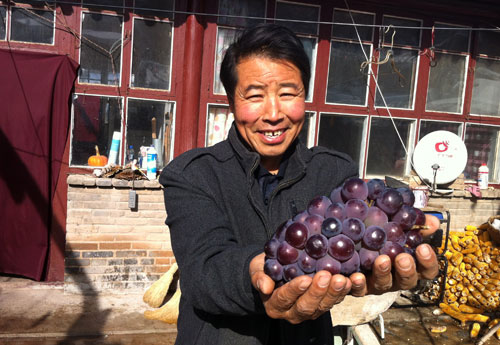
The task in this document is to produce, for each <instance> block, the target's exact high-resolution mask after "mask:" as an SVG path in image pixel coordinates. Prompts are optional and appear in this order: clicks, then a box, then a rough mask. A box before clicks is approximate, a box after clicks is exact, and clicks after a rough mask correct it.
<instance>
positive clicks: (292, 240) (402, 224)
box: [264, 178, 425, 286]
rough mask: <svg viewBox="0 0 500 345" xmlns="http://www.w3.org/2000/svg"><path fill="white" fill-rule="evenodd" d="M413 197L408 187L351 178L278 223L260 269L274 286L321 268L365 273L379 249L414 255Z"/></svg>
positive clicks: (421, 217)
mask: <svg viewBox="0 0 500 345" xmlns="http://www.w3.org/2000/svg"><path fill="white" fill-rule="evenodd" d="M414 202H415V196H414V195H413V192H412V191H411V190H410V189H408V188H390V187H388V186H386V185H385V183H384V181H382V180H380V179H372V180H370V181H368V182H365V181H363V180H362V179H359V178H351V179H349V180H347V181H345V182H344V184H343V185H342V186H340V187H338V188H336V189H334V190H333V191H332V193H331V194H330V196H329V197H328V196H318V197H316V198H314V199H313V200H311V201H310V202H309V204H308V206H307V209H306V210H304V211H303V212H301V213H299V214H297V215H296V216H295V217H293V218H292V219H289V220H288V221H286V222H285V223H283V224H282V225H280V226H279V227H278V229H277V230H276V232H275V234H274V235H273V237H272V238H271V239H270V240H269V241H268V242H267V243H266V244H265V246H264V252H265V254H266V261H265V265H264V272H265V273H266V274H267V275H269V276H270V277H271V278H272V279H273V280H274V281H275V282H277V283H278V284H277V286H280V285H281V284H283V283H286V282H288V281H290V280H292V279H293V278H295V277H298V276H300V275H304V274H306V275H310V276H313V275H314V274H315V273H316V272H318V271H321V270H326V271H329V272H330V273H331V274H338V273H341V274H343V275H345V276H349V275H350V274H352V273H354V272H363V273H369V272H370V271H371V268H372V265H373V262H374V261H375V259H376V258H377V257H378V256H379V255H382V254H385V255H388V256H389V257H390V258H391V260H392V261H394V259H395V258H396V256H397V255H398V254H400V253H403V252H406V253H409V254H412V255H414V252H415V248H416V247H417V246H418V245H419V244H420V243H422V236H421V235H420V232H419V230H418V229H419V228H420V227H422V226H423V225H424V224H425V214H424V213H423V212H422V210H420V209H418V208H414V207H413V204H414Z"/></svg>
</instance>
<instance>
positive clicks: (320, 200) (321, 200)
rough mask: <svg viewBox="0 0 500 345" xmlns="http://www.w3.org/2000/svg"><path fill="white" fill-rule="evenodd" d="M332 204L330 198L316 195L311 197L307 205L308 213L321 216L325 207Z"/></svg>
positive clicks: (323, 214)
mask: <svg viewBox="0 0 500 345" xmlns="http://www.w3.org/2000/svg"><path fill="white" fill-rule="evenodd" d="M331 204H332V201H331V200H330V198H328V197H326V196H317V197H315V198H314V199H312V200H311V201H310V202H309V204H308V205H307V212H309V214H318V215H320V216H321V217H324V216H325V212H326V209H327V208H328V206H330V205H331Z"/></svg>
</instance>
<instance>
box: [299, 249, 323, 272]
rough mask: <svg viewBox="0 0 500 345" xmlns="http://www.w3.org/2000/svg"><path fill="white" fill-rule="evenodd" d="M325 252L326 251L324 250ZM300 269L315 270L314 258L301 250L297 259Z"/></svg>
mask: <svg viewBox="0 0 500 345" xmlns="http://www.w3.org/2000/svg"><path fill="white" fill-rule="evenodd" d="M325 253H326V251H325ZM297 263H298V265H299V267H300V269H301V270H302V271H304V273H314V272H316V259H314V258H312V257H311V256H310V255H308V254H307V253H306V252H305V251H302V252H301V253H300V255H299V261H297Z"/></svg>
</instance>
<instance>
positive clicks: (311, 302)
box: [291, 271, 343, 319]
mask: <svg viewBox="0 0 500 345" xmlns="http://www.w3.org/2000/svg"><path fill="white" fill-rule="evenodd" d="M331 280H332V275H331V274H330V273H329V272H326V271H320V272H318V273H316V274H315V275H314V277H313V279H312V283H311V285H310V287H309V289H308V290H307V291H306V292H305V293H304V294H303V295H302V296H300V297H299V298H298V299H297V303H295V305H294V306H293V308H292V310H291V313H296V314H297V316H298V317H299V318H300V317H302V318H304V319H309V318H310V317H311V316H312V315H314V314H315V313H316V312H317V310H318V307H319V306H320V304H321V302H322V301H323V299H324V298H325V296H326V295H327V294H328V290H329V288H330V285H331ZM342 288H343V287H342Z"/></svg>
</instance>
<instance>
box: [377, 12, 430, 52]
mask: <svg viewBox="0 0 500 345" xmlns="http://www.w3.org/2000/svg"><path fill="white" fill-rule="evenodd" d="M383 22H384V25H385V26H389V25H393V26H410V27H420V26H421V23H420V21H418V20H411V19H402V18H394V17H385V16H384V20H383ZM386 31H387V32H385V31H384V44H386V45H390V44H391V43H392V42H393V43H394V44H397V45H402V46H412V47H420V30H419V29H403V28H400V27H396V28H391V29H390V30H386ZM394 32H395V33H394ZM393 35H394V40H393Z"/></svg>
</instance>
